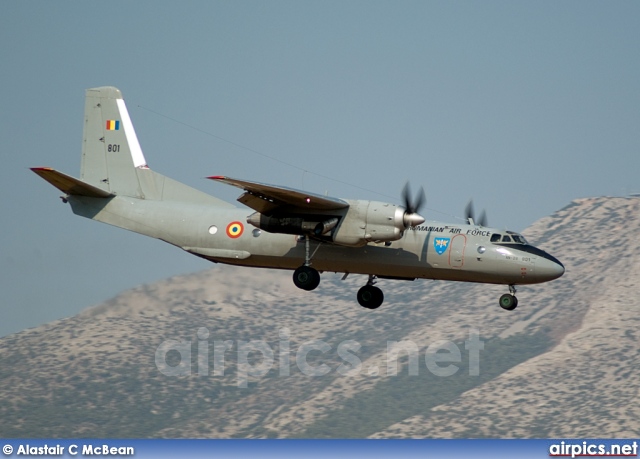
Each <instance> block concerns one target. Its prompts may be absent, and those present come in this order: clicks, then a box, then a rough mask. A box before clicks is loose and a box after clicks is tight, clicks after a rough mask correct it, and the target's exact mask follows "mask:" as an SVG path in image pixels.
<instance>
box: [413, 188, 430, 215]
mask: <svg viewBox="0 0 640 459" xmlns="http://www.w3.org/2000/svg"><path fill="white" fill-rule="evenodd" d="M426 201H427V195H426V194H425V193H424V188H423V187H420V191H418V195H417V196H416V202H415V203H414V207H415V209H414V212H420V209H421V208H422V206H423V205H424V203H425V202H426Z"/></svg>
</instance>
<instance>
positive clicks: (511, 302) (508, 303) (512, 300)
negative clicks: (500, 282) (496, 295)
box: [499, 285, 518, 311]
mask: <svg viewBox="0 0 640 459" xmlns="http://www.w3.org/2000/svg"><path fill="white" fill-rule="evenodd" d="M499 302H500V307H501V308H502V309H506V310H507V311H513V310H514V309H515V308H516V307H517V306H518V298H516V287H515V286H513V285H510V286H509V293H505V294H504V295H502V296H501V297H500V300H499Z"/></svg>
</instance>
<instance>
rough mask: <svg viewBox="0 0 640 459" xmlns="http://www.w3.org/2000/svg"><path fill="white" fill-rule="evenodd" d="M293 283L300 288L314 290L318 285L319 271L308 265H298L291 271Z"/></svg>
mask: <svg viewBox="0 0 640 459" xmlns="http://www.w3.org/2000/svg"><path fill="white" fill-rule="evenodd" d="M293 283H294V284H295V285H296V287H298V288H300V289H302V290H307V291H311V290H315V288H316V287H318V285H320V273H319V272H318V271H317V270H316V269H313V268H311V267H310V266H300V267H299V268H298V269H296V270H295V271H294V272H293Z"/></svg>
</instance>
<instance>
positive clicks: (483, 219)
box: [465, 199, 487, 226]
mask: <svg viewBox="0 0 640 459" xmlns="http://www.w3.org/2000/svg"><path fill="white" fill-rule="evenodd" d="M465 217H466V219H467V220H469V221H470V223H471V222H473V223H474V224H476V225H478V226H487V213H486V212H485V211H484V209H483V210H482V213H481V214H480V218H479V219H478V221H476V219H475V216H474V211H473V200H472V199H470V200H469V204H467V207H466V209H465Z"/></svg>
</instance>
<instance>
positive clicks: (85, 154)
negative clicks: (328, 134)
mask: <svg viewBox="0 0 640 459" xmlns="http://www.w3.org/2000/svg"><path fill="white" fill-rule="evenodd" d="M83 137H84V141H83V146H82V163H81V169H80V179H77V178H74V177H71V176H69V175H66V174H63V173H61V172H58V171H56V170H54V169H51V168H49V167H36V168H33V169H32V170H33V171H34V172H35V173H36V174H38V175H39V176H41V177H42V178H44V179H45V180H47V181H48V182H49V183H51V184H52V185H53V186H55V187H57V188H58V189H59V190H61V191H62V192H63V193H65V194H64V196H62V200H63V202H65V203H69V204H70V205H71V209H72V210H73V212H74V213H75V214H77V215H80V216H83V217H86V218H90V219H93V220H98V221H100V222H104V223H108V224H110V225H115V226H118V227H120V228H125V229H128V230H131V231H135V232H137V233H141V234H144V235H146V236H151V237H154V238H157V239H160V240H163V241H165V242H168V243H169V244H172V245H175V246H177V247H179V248H181V249H183V250H186V251H187V252H190V253H192V254H194V255H197V256H199V257H202V258H205V259H207V260H210V261H213V262H219V263H228V264H234V265H241V266H252V267H260V268H280V269H290V270H294V272H293V282H294V283H295V285H296V286H297V287H299V288H301V289H303V290H313V289H315V288H316V287H317V286H318V284H319V283H320V272H325V271H329V272H338V273H344V277H343V279H344V278H345V277H346V276H347V275H349V274H364V275H368V281H367V282H366V284H365V285H364V286H363V287H362V288H360V290H359V291H358V295H357V298H358V302H359V303H360V305H362V306H364V307H365V308H369V309H375V308H377V307H378V306H380V305H381V304H382V302H383V299H384V296H383V293H382V290H380V288H378V287H377V286H375V285H374V284H376V282H377V280H378V279H402V280H415V279H417V278H421V279H439V280H451V281H466V282H481V283H490V284H504V285H508V286H509V293H505V294H504V295H502V296H501V297H500V300H499V304H500V306H501V307H502V308H504V309H507V310H513V309H515V308H516V306H517V305H518V300H517V298H516V296H515V293H516V289H515V287H516V285H522V284H536V283H541V282H547V281H550V280H553V279H556V278H558V277H560V276H562V274H563V273H564V266H563V265H562V263H560V261H558V260H557V259H556V258H554V257H553V256H551V255H549V254H548V253H546V252H545V251H543V250H541V249H539V248H537V247H534V246H532V245H530V244H529V243H528V242H527V241H526V240H525V238H524V237H523V236H522V235H520V234H518V233H515V232H511V231H502V230H498V229H494V228H487V227H486V226H485V222H484V221H483V220H484V218H480V219H479V220H478V222H477V224H476V222H474V220H473V218H472V217H471V216H470V215H468V221H467V223H465V224H451V223H440V222H436V221H428V222H425V219H424V218H423V217H421V216H420V215H419V214H418V211H419V209H420V207H421V205H422V204H423V203H424V192H423V191H421V192H420V193H418V196H417V197H416V198H415V199H413V200H412V199H411V196H410V192H409V189H408V186H405V189H404V191H403V201H404V206H398V205H395V204H389V203H384V202H376V201H365V200H353V199H339V198H333V197H328V196H322V195H318V194H314V193H310V192H307V191H301V190H295V189H291V188H286V187H282V186H275V185H267V184H264V183H257V182H251V181H247V180H237V179H233V178H229V177H224V176H212V177H209V178H210V179H212V180H214V181H216V182H221V183H225V184H228V185H232V186H235V187H238V188H240V189H242V190H243V193H242V195H241V196H240V197H239V198H238V201H239V202H241V203H242V204H244V205H245V206H247V207H249V208H250V209H251V210H249V209H247V207H236V206H234V205H232V204H230V203H227V202H225V201H222V200H220V199H218V198H216V197H214V196H211V195H209V194H206V193H203V192H201V191H198V190H196V189H194V188H191V187H189V186H187V185H185V184H182V183H180V182H177V181H175V180H172V179H170V178H168V177H165V176H163V175H160V174H159V173H157V172H155V171H153V170H151V169H149V167H148V166H147V161H146V160H145V157H144V155H143V153H142V149H141V148H140V144H139V142H138V138H137V136H136V133H135V130H134V128H133V124H132V122H131V118H130V117H129V113H128V111H127V108H126V105H125V103H124V100H123V98H122V93H121V92H120V91H119V90H118V89H116V88H114V87H100V88H93V89H88V90H87V91H86V99H85V117H84V132H83ZM468 213H469V214H471V212H468Z"/></svg>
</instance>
